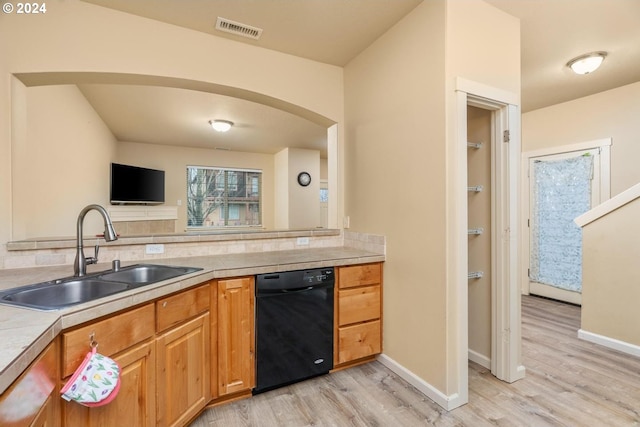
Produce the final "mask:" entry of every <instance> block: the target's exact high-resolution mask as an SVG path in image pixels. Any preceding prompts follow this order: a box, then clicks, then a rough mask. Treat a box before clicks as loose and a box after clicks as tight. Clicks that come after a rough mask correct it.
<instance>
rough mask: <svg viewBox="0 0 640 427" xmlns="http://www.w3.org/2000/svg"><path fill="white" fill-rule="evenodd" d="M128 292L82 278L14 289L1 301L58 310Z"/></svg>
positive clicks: (118, 285)
mask: <svg viewBox="0 0 640 427" xmlns="http://www.w3.org/2000/svg"><path fill="white" fill-rule="evenodd" d="M128 288H129V285H128V284H127V283H121V282H108V281H105V280H97V279H92V278H81V279H80V278H79V279H76V280H69V281H66V282H65V281H60V282H59V281H54V282H46V283H38V284H35V285H29V286H23V287H20V288H14V289H11V290H8V291H5V292H2V293H0V294H1V295H2V296H1V297H0V300H1V301H2V302H5V303H9V304H13V305H19V306H23V307H31V308H38V309H41V310H55V309H59V308H65V307H69V306H71V305H75V304H81V303H83V302H87V301H93V300H95V299H98V298H102V297H106V296H109V295H113V294H115V293H118V292H122V291H126V290H127V289H128Z"/></svg>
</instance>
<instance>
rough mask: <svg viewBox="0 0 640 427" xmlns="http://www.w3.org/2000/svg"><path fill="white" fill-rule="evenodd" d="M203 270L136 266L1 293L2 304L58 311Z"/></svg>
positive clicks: (165, 266) (0, 301) (164, 266)
mask: <svg viewBox="0 0 640 427" xmlns="http://www.w3.org/2000/svg"><path fill="white" fill-rule="evenodd" d="M199 270H202V269H201V268H192V267H174V266H169V265H154V264H136V265H132V266H129V267H123V268H122V269H120V270H118V271H113V270H108V271H103V272H100V273H95V274H92V275H88V276H82V277H67V278H64V279H58V280H54V281H51V282H44V283H36V284H33V285H27V286H21V287H18V288H12V289H7V290H5V291H2V292H0V303H3V304H10V305H17V306H21V307H28V308H35V309H39V310H57V309H61V308H65V307H69V306H72V305H76V304H81V303H84V302H89V301H94V300H97V299H100V298H103V297H106V296H109V295H113V294H117V293H119V292H124V291H126V290H129V289H135V288H139V287H141V286H145V285H150V284H152V283H157V282H161V281H163V280H168V279H173V278H175V277H180V276H183V275H185V274H189V273H194V272H196V271H199Z"/></svg>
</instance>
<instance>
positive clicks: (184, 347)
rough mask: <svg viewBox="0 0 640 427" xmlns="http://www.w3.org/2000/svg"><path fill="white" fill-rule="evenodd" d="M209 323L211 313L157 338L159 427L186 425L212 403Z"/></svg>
mask: <svg viewBox="0 0 640 427" xmlns="http://www.w3.org/2000/svg"><path fill="white" fill-rule="evenodd" d="M207 296H208V289H207ZM209 324H210V320H209V313H208V312H207V313H205V314H202V315H200V316H198V317H196V318H195V319H193V320H191V321H189V322H187V323H184V324H182V325H181V326H178V327H175V328H173V329H171V330H169V331H167V332H166V333H164V334H163V335H161V336H160V337H158V338H157V339H156V350H157V353H158V360H157V363H158V365H157V366H158V367H157V387H158V389H157V390H158V402H157V404H158V417H157V425H158V426H182V425H185V424H186V423H187V422H188V421H189V420H191V419H192V418H193V417H194V416H195V415H197V414H198V412H200V410H201V409H202V408H204V407H205V405H206V404H207V403H208V402H209V396H210V388H211V386H210V383H209V380H210V372H209V350H210V346H209Z"/></svg>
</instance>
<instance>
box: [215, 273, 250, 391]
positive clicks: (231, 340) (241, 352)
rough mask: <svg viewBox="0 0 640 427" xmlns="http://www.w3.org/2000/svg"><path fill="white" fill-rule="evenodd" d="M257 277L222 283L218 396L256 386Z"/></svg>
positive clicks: (219, 317) (219, 300)
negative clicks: (255, 320) (255, 285)
mask: <svg viewBox="0 0 640 427" xmlns="http://www.w3.org/2000/svg"><path fill="white" fill-rule="evenodd" d="M253 307H254V280H253V277H244V278H238V279H228V280H220V281H219V282H218V393H219V395H220V396H223V395H225V394H229V393H235V392H238V391H243V390H250V389H252V388H253V387H254V386H255V365H254V338H253V337H254V332H253V328H254V310H253Z"/></svg>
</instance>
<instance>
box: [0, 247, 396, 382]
mask: <svg viewBox="0 0 640 427" xmlns="http://www.w3.org/2000/svg"><path fill="white" fill-rule="evenodd" d="M384 260H385V256H384V254H381V253H374V252H368V251H364V250H360V249H354V248H348V247H332V248H320V249H303V250H288V251H274V252H261V253H257V252H255V253H246V254H229V255H216V256H203V257H192V258H188V257H185V258H171V259H154V260H142V261H136V262H129V263H123V264H122V267H126V266H127V265H132V264H144V263H147V264H165V265H176V266H183V267H200V268H202V270H200V271H197V272H195V273H191V274H187V275H184V276H181V277H179V278H175V279H169V280H165V281H163V282H158V283H154V284H152V285H147V286H143V287H140V288H138V289H132V290H130V291H126V292H121V293H119V294H116V295H112V296H109V297H105V298H101V299H100V300H97V301H92V302H89V303H85V304H78V305H75V306H73V307H69V308H66V309H64V310H54V311H41V310H31V309H26V308H18V307H12V306H7V305H0V342H2V346H1V347H0V393H3V392H4V391H5V390H6V389H7V388H8V387H9V386H10V385H11V383H12V382H13V381H14V380H15V379H16V378H18V376H19V375H20V374H21V373H22V372H23V371H24V370H25V369H26V368H27V367H28V366H29V364H30V363H31V362H32V361H33V360H34V359H35V358H36V357H37V356H38V354H40V352H42V350H44V349H45V348H46V346H47V345H48V344H49V343H50V342H51V341H52V340H53V339H54V338H55V337H56V336H57V335H58V334H59V333H60V332H61V331H62V330H63V329H66V328H70V327H72V326H76V325H79V324H81V323H84V322H88V321H91V320H93V319H96V318H99V317H102V316H105V315H108V314H111V313H115V312H117V311H120V310H123V309H126V308H128V307H132V306H135V305H138V304H141V303H144V302H147V301H152V300H154V299H157V298H160V297H162V296H164V295H168V294H171V293H173V292H177V291H180V290H182V289H186V288H189V287H192V286H194V285H197V284H199V283H202V282H205V281H207V280H211V279H216V278H223V277H235V276H247V275H255V274H263V273H277V272H282V271H287V270H301V269H307V268H319V267H332V266H336V267H337V266H341V265H351V264H361V263H370V262H380V261H384ZM110 268H111V265H110V264H97V265H92V266H89V268H88V273H89V274H91V273H94V272H98V271H103V270H108V269H110ZM72 274H73V266H57V267H41V268H35V269H12V270H0V289H1V290H4V289H8V288H13V287H17V286H22V285H28V284H32V283H39V282H45V281H49V280H54V279H58V278H62V277H68V276H71V275H72Z"/></svg>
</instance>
